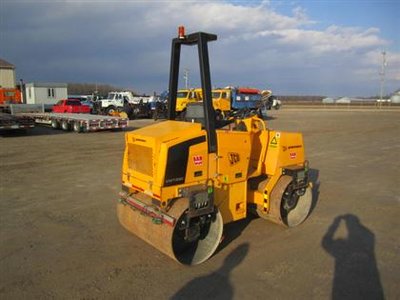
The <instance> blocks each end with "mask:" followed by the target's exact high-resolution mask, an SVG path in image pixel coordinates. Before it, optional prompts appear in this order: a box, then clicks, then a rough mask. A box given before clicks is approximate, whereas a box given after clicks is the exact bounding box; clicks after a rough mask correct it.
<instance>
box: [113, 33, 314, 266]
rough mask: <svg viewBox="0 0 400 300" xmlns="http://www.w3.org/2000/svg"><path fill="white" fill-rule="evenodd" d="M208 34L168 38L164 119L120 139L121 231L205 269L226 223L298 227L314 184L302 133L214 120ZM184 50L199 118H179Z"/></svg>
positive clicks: (252, 119)
mask: <svg viewBox="0 0 400 300" xmlns="http://www.w3.org/2000/svg"><path fill="white" fill-rule="evenodd" d="M215 40H217V36H216V35H214V34H209V33H204V32H196V33H192V34H188V35H186V34H185V32H184V29H183V28H182V27H180V28H179V35H178V37H177V38H174V39H173V40H172V54H171V66H170V80H169V91H170V97H169V99H168V119H167V120H165V121H163V122H159V123H155V124H153V125H150V126H147V127H143V128H140V129H137V130H134V131H131V132H129V133H127V134H126V135H125V152H124V156H123V165H122V191H121V192H120V197H119V199H118V203H117V215H118V218H119V221H120V223H121V224H122V226H123V227H125V228H126V229H127V230H128V231H130V232H132V233H133V234H135V235H137V236H138V237H140V238H141V239H143V240H145V241H146V242H148V243H149V244H151V245H153V246H154V247H155V248H157V249H158V250H160V251H161V252H163V253H165V254H166V255H168V256H169V257H171V258H173V259H175V260H176V261H178V262H179V263H182V264H185V265H196V264H200V263H202V262H204V261H206V260H207V259H208V258H210V257H211V256H212V255H213V253H214V252H215V251H216V249H217V247H218V245H219V244H220V241H221V238H222V234H223V228H224V224H227V223H230V222H234V221H238V220H241V219H244V218H246V216H247V213H248V212H252V213H255V214H257V215H258V216H260V217H261V218H264V219H266V220H270V221H272V222H274V223H277V224H279V225H282V226H285V227H294V226H297V225H299V224H301V223H302V222H303V221H304V220H305V219H306V218H307V216H308V215H309V213H310V210H311V204H312V183H311V182H310V180H309V173H308V162H307V160H305V154H304V144H303V138H302V134H301V133H291V132H283V131H279V130H271V129H268V127H267V126H266V124H265V122H264V120H262V119H260V118H258V117H257V116H255V115H253V116H247V117H245V118H236V119H231V120H229V121H228V120H219V119H218V118H216V112H215V109H214V107H213V101H212V95H211V80H210V69H209V56H208V43H209V42H211V41H215ZM182 46H197V48H198V52H199V60H200V77H201V86H202V94H203V102H202V110H199V109H198V106H197V107H196V110H195V111H191V110H190V106H189V107H188V111H187V113H186V121H185V120H183V121H177V120H176V115H177V113H176V110H175V107H176V103H177V87H178V77H179V61H180V53H181V47H182Z"/></svg>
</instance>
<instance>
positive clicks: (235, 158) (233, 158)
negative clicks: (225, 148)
mask: <svg viewBox="0 0 400 300" xmlns="http://www.w3.org/2000/svg"><path fill="white" fill-rule="evenodd" d="M228 157H229V162H230V164H231V165H234V164H237V163H238V162H239V161H240V157H239V153H236V152H229V153H228Z"/></svg>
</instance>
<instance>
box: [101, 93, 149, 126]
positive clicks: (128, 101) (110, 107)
mask: <svg viewBox="0 0 400 300" xmlns="http://www.w3.org/2000/svg"><path fill="white" fill-rule="evenodd" d="M156 101H157V97H156V96H135V95H133V93H132V92H130V91H122V92H110V93H108V95H107V98H106V99H100V100H97V101H95V102H94V103H95V106H94V110H95V111H96V112H97V113H99V114H107V115H113V114H115V113H118V112H125V113H126V114H127V115H128V117H129V118H130V119H136V118H139V117H142V118H143V117H144V118H150V117H152V104H151V103H152V102H156Z"/></svg>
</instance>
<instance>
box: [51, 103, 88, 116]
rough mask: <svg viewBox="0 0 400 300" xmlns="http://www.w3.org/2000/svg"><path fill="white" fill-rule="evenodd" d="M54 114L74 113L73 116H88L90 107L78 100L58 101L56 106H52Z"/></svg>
mask: <svg viewBox="0 0 400 300" xmlns="http://www.w3.org/2000/svg"><path fill="white" fill-rule="evenodd" d="M53 112H54V113H75V114H77V113H78V114H89V113H90V106H88V105H83V104H81V102H80V101H79V100H78V99H76V100H75V99H66V100H60V101H58V102H57V104H55V105H53Z"/></svg>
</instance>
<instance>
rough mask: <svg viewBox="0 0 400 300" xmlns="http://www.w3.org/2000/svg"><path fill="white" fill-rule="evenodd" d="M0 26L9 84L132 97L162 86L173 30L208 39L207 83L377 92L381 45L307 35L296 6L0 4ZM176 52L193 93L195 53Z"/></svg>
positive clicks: (358, 35)
mask: <svg viewBox="0 0 400 300" xmlns="http://www.w3.org/2000/svg"><path fill="white" fill-rule="evenodd" d="M0 20H1V23H0V33H1V36H0V39H1V47H0V57H2V58H5V59H7V60H9V61H10V62H12V63H14V64H15V65H16V67H17V76H18V77H19V78H23V79H24V80H25V81H62V82H98V83H110V84H114V85H117V86H122V87H127V88H133V89H135V90H137V91H139V92H152V91H158V92H160V91H162V90H163V89H165V88H166V87H167V84H168V72H169V58H170V40H171V38H173V37H174V36H175V35H176V29H177V27H178V25H181V24H185V25H186V27H187V30H188V31H198V30H201V31H209V32H212V33H216V34H218V37H219V41H217V42H214V43H212V44H211V45H210V59H211V65H212V80H213V84H214V85H217V86H224V85H232V84H233V85H249V86H256V87H259V88H263V89H264V88H271V89H272V90H274V91H275V92H276V93H279V94H310V93H311V94H325V95H338V96H339V95H374V94H377V93H378V90H379V81H378V73H379V64H380V57H379V51H380V50H381V49H382V48H384V47H387V46H388V45H390V41H387V40H384V39H382V38H381V37H380V33H379V30H378V29H376V28H346V27H339V26H335V25H332V26H330V27H328V28H326V29H324V30H316V29H313V24H314V23H315V22H314V21H313V20H310V19H309V18H308V17H307V15H306V13H305V11H304V10H303V9H302V8H301V7H297V8H295V9H294V10H293V14H292V15H282V14H279V13H277V12H276V11H274V10H273V9H272V8H271V7H270V6H269V5H268V2H262V3H261V4H257V5H244V4H243V3H228V2H182V1H174V2H162V1H157V2H136V1H105V2H102V1H23V2H20V1H12V2H11V1H4V2H3V3H2V4H1V10H0ZM190 50H192V49H190ZM192 52H193V51H192ZM184 54H185V57H184V58H183V61H182V63H181V66H182V67H186V68H189V69H190V74H191V83H192V84H193V85H198V84H199V79H198V75H197V74H196V73H197V71H198V66H197V56H196V53H191V51H189V50H185V51H184ZM388 60H389V61H390V64H389V67H390V68H389V69H388V75H387V76H388V87H387V89H388V90H390V89H392V90H394V89H396V88H398V86H399V81H398V80H399V79H400V75H399V73H398V71H397V70H399V69H400V55H399V53H388Z"/></svg>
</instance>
